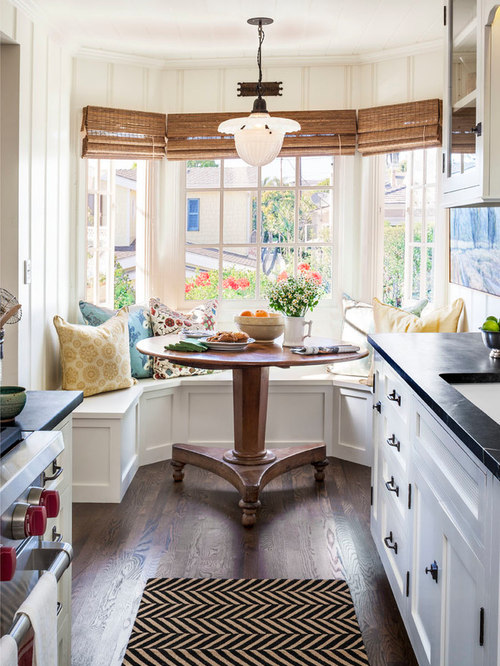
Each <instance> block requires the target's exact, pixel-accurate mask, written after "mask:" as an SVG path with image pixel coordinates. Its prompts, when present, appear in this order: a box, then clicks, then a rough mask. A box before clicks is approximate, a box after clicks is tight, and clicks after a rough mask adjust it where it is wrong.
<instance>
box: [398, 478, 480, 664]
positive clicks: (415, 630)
mask: <svg viewBox="0 0 500 666" xmlns="http://www.w3.org/2000/svg"><path fill="white" fill-rule="evenodd" d="M414 479H415V481H414V505H413V506H414V512H415V513H414V534H413V563H412V570H411V581H412V582H411V594H410V596H411V599H410V618H409V621H410V634H411V635H412V642H413V646H414V649H415V652H416V654H417V658H418V660H419V664H429V666H481V665H482V664H484V647H483V646H481V645H480V633H481V631H480V617H481V608H484V595H485V587H484V583H485V574H484V567H483V566H482V564H481V562H480V560H479V559H478V558H477V556H476V555H475V553H474V551H473V549H472V548H471V546H470V545H469V543H468V542H467V540H466V539H465V537H464V536H463V534H462V533H461V531H460V530H459V529H458V527H457V526H456V525H455V523H454V521H453V520H452V518H451V517H450V515H449V514H448V512H447V511H446V508H445V504H444V502H443V500H442V499H440V498H439V497H438V496H437V495H436V493H435V492H434V491H433V489H432V488H431V486H430V485H429V483H428V482H427V480H426V478H425V477H424V476H423V475H422V474H421V472H420V471H419V469H415V471H414ZM484 638H485V640H486V639H487V636H485V637H484Z"/></svg>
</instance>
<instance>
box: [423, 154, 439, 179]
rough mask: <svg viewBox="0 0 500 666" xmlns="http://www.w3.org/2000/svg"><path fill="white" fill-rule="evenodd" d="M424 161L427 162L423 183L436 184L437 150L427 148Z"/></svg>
mask: <svg viewBox="0 0 500 666" xmlns="http://www.w3.org/2000/svg"><path fill="white" fill-rule="evenodd" d="M426 153H427V155H426V161H427V165H426V166H427V174H426V177H425V182H426V183H428V184H429V185H433V184H434V183H435V182H436V158H437V150H436V149H435V148H428V149H427V150H426Z"/></svg>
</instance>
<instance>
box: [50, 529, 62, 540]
mask: <svg viewBox="0 0 500 666" xmlns="http://www.w3.org/2000/svg"><path fill="white" fill-rule="evenodd" d="M52 541H55V542H57V543H58V542H59V541H62V534H59V533H58V531H57V528H56V526H55V525H54V527H53V528H52Z"/></svg>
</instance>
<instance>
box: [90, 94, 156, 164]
mask: <svg viewBox="0 0 500 666" xmlns="http://www.w3.org/2000/svg"><path fill="white" fill-rule="evenodd" d="M165 125H166V115H165V114H164V113H149V112H147V111H128V110H126V109H109V108H106V107H103V106H86V107H85V108H84V109H83V117H82V128H81V129H82V132H83V138H82V157H95V158H102V159H139V160H140V159H142V160H151V159H161V158H163V157H165V143H166V142H165Z"/></svg>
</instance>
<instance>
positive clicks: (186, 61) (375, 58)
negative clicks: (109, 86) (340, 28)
mask: <svg viewBox="0 0 500 666" xmlns="http://www.w3.org/2000/svg"><path fill="white" fill-rule="evenodd" d="M443 47H444V40H442V39H435V40H432V41H428V42H420V43H419V44H411V45H409V46H400V47H396V48H393V49H383V50H380V51H372V52H370V53H360V54H352V55H324V54H323V55H319V54H318V55H315V54H304V55H293V56H266V61H265V64H264V69H266V68H269V67H321V66H328V65H363V64H367V63H373V62H381V61H384V60H392V59H394V58H401V57H408V56H413V55H418V54H421V53H431V52H433V51H441V50H442V49H443ZM74 55H75V56H76V57H77V58H86V59H91V60H101V61H104V62H107V63H116V64H122V65H136V66H139V67H152V68H155V69H238V68H241V69H243V68H247V67H253V66H255V56H251V57H243V58H242V57H238V58H229V57H224V58H175V59H168V58H153V57H150V56H140V55H133V54H130V53H120V52H118V51H106V50H105V49H94V48H88V47H83V48H80V49H78V50H77V51H76V52H75V54H74Z"/></svg>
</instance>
